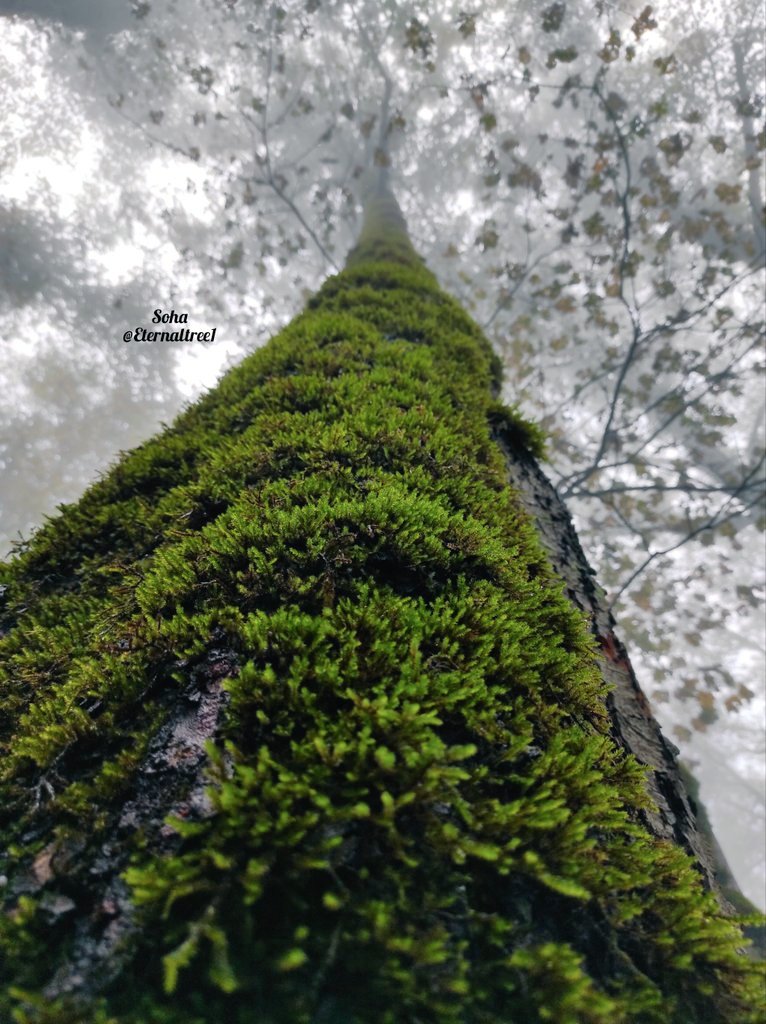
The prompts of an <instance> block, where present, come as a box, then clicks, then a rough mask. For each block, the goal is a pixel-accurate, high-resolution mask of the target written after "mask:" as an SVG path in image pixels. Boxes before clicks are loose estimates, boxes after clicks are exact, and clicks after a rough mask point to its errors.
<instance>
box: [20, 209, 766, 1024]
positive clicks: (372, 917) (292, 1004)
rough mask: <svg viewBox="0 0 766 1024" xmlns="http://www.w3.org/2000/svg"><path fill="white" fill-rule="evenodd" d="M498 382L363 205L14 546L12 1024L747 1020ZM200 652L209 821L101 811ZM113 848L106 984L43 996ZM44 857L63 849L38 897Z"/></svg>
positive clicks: (147, 745) (448, 304)
mask: <svg viewBox="0 0 766 1024" xmlns="http://www.w3.org/2000/svg"><path fill="white" fill-rule="evenodd" d="M375 217H377V218H378V220H379V221H380V219H381V218H383V220H385V222H386V223H387V224H388V225H389V228H386V230H381V226H380V224H379V223H378V224H377V226H376V223H375ZM381 257H383V259H382V260H381V259H380V258H381ZM372 258H374V260H376V261H377V262H376V261H371V259H372ZM495 376H496V359H495V357H494V356H493V353H492V352H491V350H490V347H489V345H488V343H487V342H486V340H485V339H484V338H483V337H482V336H481V334H480V332H479V331H478V329H477V328H476V326H475V325H474V324H473V323H472V322H471V321H470V319H469V318H468V317H467V316H466V314H465V313H464V312H463V311H462V310H461V309H460V308H459V307H458V306H457V304H456V303H455V302H454V301H453V300H452V299H450V298H449V297H448V296H446V295H444V293H442V292H441V291H440V290H439V289H438V287H437V285H436V283H435V280H434V278H433V277H432V275H431V274H430V273H429V272H428V271H427V270H426V269H425V268H424V267H423V266H422V264H421V263H420V261H419V259H418V258H417V256H416V255H415V254H414V251H413V250H412V248H411V246H410V244H409V241H408V240H407V239H406V236H405V235H403V233H402V226H401V224H400V223H399V222H398V221H397V218H396V215H395V211H394V213H393V214H392V212H391V210H390V209H388V208H386V207H385V204H384V205H383V206H382V207H381V208H380V209H378V211H377V213H376V214H375V215H374V216H373V217H372V219H371V220H370V221H369V222H368V225H367V228H366V229H365V232H364V233H363V235H362V239H361V240H360V244H359V246H358V247H357V250H356V251H355V253H354V255H353V258H352V259H351V261H350V266H349V269H348V270H346V271H345V272H344V273H343V274H340V275H338V276H337V277H335V278H333V279H331V280H330V281H328V282H327V284H326V285H325V286H324V287H323V289H322V290H321V291H320V292H319V294H318V295H317V296H316V297H315V298H314V299H313V300H312V301H311V303H310V304H309V308H308V310H307V311H306V312H305V313H304V314H302V315H301V316H299V317H298V318H297V319H296V320H295V321H293V323H291V324H290V325H289V326H288V327H287V328H286V329H285V330H284V331H283V332H282V333H281V334H280V335H279V336H278V337H277V338H275V339H274V340H273V341H272V342H271V343H270V344H269V345H268V346H267V347H266V348H265V349H263V350H261V351H259V352H257V353H255V354H254V355H253V356H251V357H249V358H248V359H246V360H245V361H244V362H243V363H242V364H241V365H240V366H239V367H237V368H235V369H234V370H233V371H231V372H230V373H229V374H228V375H227V376H226V377H225V378H224V379H223V381H222V382H221V384H220V385H219V386H218V387H217V388H216V389H215V390H214V391H212V392H210V393H209V394H208V395H206V396H205V397H204V398H203V399H202V400H201V401H200V402H199V403H197V404H196V405H195V406H193V407H191V408H190V409H188V410H187V411H186V412H185V413H184V414H183V415H182V416H181V417H179V419H178V420H177V421H176V423H175V424H173V425H172V426H171V427H170V428H168V429H167V430H166V431H165V432H164V433H163V434H162V435H160V436H159V437H158V438H155V439H153V440H152V441H149V442H147V444H145V445H143V446H141V447H140V448H138V449H136V450H135V451H134V452H131V453H128V454H126V455H124V456H123V457H122V458H121V460H120V462H119V464H118V465H117V466H116V467H115V468H114V470H113V471H112V472H111V473H109V474H108V475H107V476H105V477H104V479H103V480H101V481H99V482H98V483H97V484H95V485H94V486H93V487H92V488H90V490H89V491H88V492H87V493H86V494H85V495H84V496H83V498H82V500H81V501H80V502H79V503H77V504H76V505H73V506H70V507H68V508H65V509H64V510H63V511H62V513H61V515H60V516H59V517H58V518H56V519H54V520H52V521H50V522H48V523H47V524H46V525H45V526H43V527H42V528H41V530H40V531H38V533H37V534H36V535H35V537H34V538H33V540H32V542H31V544H30V545H29V547H28V549H27V550H26V551H24V552H23V553H21V554H20V556H19V557H18V558H17V559H15V560H14V561H13V562H12V563H11V564H9V565H7V566H3V567H1V568H0V580H1V581H2V584H3V586H5V587H7V590H6V591H5V593H4V606H5V607H4V609H3V610H2V613H1V614H2V616H3V619H2V621H3V622H4V623H6V626H5V627H4V628H5V629H6V632H5V635H4V636H2V638H1V639H0V695H1V696H2V700H3V701H4V707H5V708H7V709H8V714H7V715H6V719H5V724H4V726H3V729H4V731H3V732H2V734H1V735H2V741H3V743H4V759H3V766H2V769H1V770H0V807H2V808H3V810H2V811H0V828H1V829H2V834H3V843H2V846H0V850H2V851H4V852H3V853H2V857H1V859H0V872H1V873H3V874H5V875H6V876H7V877H8V880H9V884H8V886H7V887H6V891H7V893H8V898H7V901H6V910H5V913H4V915H3V917H2V918H0V922H1V924H0V947H2V948H3V949H4V951H5V954H6V955H5V959H4V961H3V965H2V966H0V980H1V981H2V983H3V986H4V990H5V993H6V994H5V995H3V996H0V1014H5V1015H6V1016H8V1015H9V1014H11V1015H12V1016H11V1019H12V1020H16V1021H19V1022H24V1024H27V1022H29V1024H31V1022H37V1024H41V1022H43V1021H46V1022H50V1024H54V1022H56V1024H65V1022H69V1021H72V1022H73V1021H75V1020H77V1021H83V1022H85V1021H86V1020H87V1021H89V1022H91V1024H106V1022H107V1021H109V1022H111V1021H112V1020H114V1021H116V1022H118V1024H139V1022H140V1024H150V1022H156V1024H180V1022H181V1021H183V1022H184V1024H190V1022H195V1024H214V1022H216V1024H217V1022H219V1021H221V1020H227V1021H233V1022H238V1021H241V1022H242V1024H244V1022H247V1024H287V1022H289V1024H301V1022H306V1024H309V1022H316V1021H319V1020H322V1021H326V1022H332V1024H344V1022H345V1024H403V1022H408V1021H415V1020H418V1021H421V1022H433V1024H436V1022H439V1024H441V1022H445V1024H449V1022H450V1021H454V1022H455V1024H458V1022H459V1024H474V1022H475V1024H479V1022H481V1024H492V1022H497V1024H500V1022H507V1021H510V1020H516V1021H522V1020H523V1021H524V1022H530V1024H531V1022H535V1021H552V1022H557V1024H570V1022H571V1024H574V1022H581V1021H586V1022H593V1024H600V1022H604V1024H606V1022H610V1024H611V1022H613V1021H625V1022H628V1021H630V1022H638V1024H642V1022H646V1024H651V1022H657V1024H660V1022H663V1024H665V1022H675V1024H689V1022H693V1021H694V1022H696V1021H710V1022H724V1021H731V1022H735V1021H736V1022H740V1021H745V1020H747V1019H748V1016H750V1017H752V1019H755V1018H756V1015H757V1013H758V1008H757V1007H758V996H757V980H756V973H755V972H756V968H755V967H754V965H753V964H752V963H751V962H750V961H749V960H748V959H747V958H746V957H743V956H742V955H740V953H739V951H738V950H739V947H740V945H741V936H740V933H739V929H738V928H737V926H736V925H735V924H734V923H732V922H731V921H730V920H728V919H727V918H725V917H724V916H723V915H722V914H721V912H720V910H719V908H718V907H717V905H716V903H715V901H714V900H713V898H712V897H711V896H710V895H709V894H705V893H703V891H702V888H701V885H700V882H699V878H698V875H697V872H696V871H695V869H694V867H693V865H692V864H691V862H690V861H689V859H688V858H687V857H686V856H685V855H683V854H682V853H681V852H680V851H678V850H677V849H675V848H671V847H668V846H667V845H665V844H663V843H661V842H658V841H657V840H656V839H654V838H653V837H652V836H651V835H650V834H649V833H648V832H647V831H646V830H645V828H644V827H643V825H642V824H641V820H642V819H641V814H640V812H641V809H642V808H644V807H646V805H647V797H646V795H645V787H644V772H643V770H642V769H641V768H640V767H639V766H638V765H637V764H636V762H635V761H634V760H633V759H632V758H630V757H627V756H625V754H624V753H623V752H622V751H621V750H620V749H618V748H617V747H616V746H615V744H614V743H613V741H612V740H611V739H610V737H609V728H608V726H609V720H608V716H607V711H606V706H605V693H604V687H603V685H602V682H601V679H600V676H599V674H598V672H597V670H596V668H595V661H594V654H593V651H592V645H591V641H590V639H589V635H588V632H587V629H586V625H585V623H584V621H583V619H582V617H581V615H580V614H579V612H578V611H577V610H576V609H575V608H574V607H573V606H572V605H571V604H570V603H569V602H568V601H567V600H566V599H565V597H564V596H563V594H562V587H561V584H560V582H559V581H558V580H557V579H556V577H555V575H554V574H553V571H552V570H551V568H550V566H549V564H548V562H547V561H546V558H545V556H544V555H543V552H542V549H541V547H540V544H539V542H538V540H537V537H536V535H535V533H534V530H533V527H532V525H531V523H530V521H529V519H528V518H527V516H526V515H525V514H524V513H523V511H522V510H521V508H520V505H519V503H518V501H517V499H516V498H515V496H514V494H513V493H512V492H511V491H510V490H509V488H508V487H507V483H506V472H505V466H504V462H503V458H502V456H501V453H500V451H499V449H498V447H497V445H496V444H495V443H494V442H493V435H494V436H497V434H500V435H501V436H502V437H503V438H504V440H505V441H506V442H509V441H510V443H511V447H514V446H520V447H522V448H524V449H527V450H531V451H532V452H535V453H539V452H540V445H541V437H540V435H539V432H538V431H536V429H535V428H534V427H531V426H530V425H529V424H526V423H525V422H524V421H523V420H522V419H521V418H520V417H519V416H518V414H517V413H516V412H515V411H514V410H508V409H506V408H505V407H502V406H499V405H498V404H497V403H496V402H495V401H494V400H493V399H492V397H491V394H492V388H493V383H494V380H495ZM222 652H223V653H222ZM215 657H220V658H223V661H224V664H225V668H224V669H222V670H221V673H222V674H221V673H219V675H218V676H216V679H219V680H220V679H223V680H224V686H225V691H226V695H227V696H226V700H227V704H226V710H225V715H224V716H223V719H222V722H221V724H220V726H219V727H218V729H217V732H216V739H215V742H214V743H211V744H209V746H208V754H207V766H206V776H205V777H206V782H207V785H208V787H209V794H208V801H209V808H208V810H207V811H206V812H205V813H191V814H190V813H188V809H186V810H185V811H184V814H183V815H182V814H180V813H170V812H171V810H172V808H173V806H174V804H173V798H171V797H169V798H168V801H167V803H166V804H165V805H164V806H163V808H162V810H161V813H162V814H165V815H169V817H168V819H167V824H166V825H165V827H164V829H162V830H161V829H160V825H159V824H158V823H157V822H156V821H154V820H153V819H152V818H151V817H149V818H147V819H146V820H144V821H143V822H142V824H141V826H140V827H138V828H137V829H136V830H135V831H134V832H133V833H132V834H127V833H126V832H125V830H124V829H123V830H122V831H120V829H119V828H118V823H119V816H120V809H121V807H122V806H123V804H124V803H125V801H126V800H127V801H130V800H133V801H136V800H139V799H140V796H141V793H142V792H143V791H144V790H145V789H146V787H147V786H149V785H150V779H149V781H147V780H148V774H147V770H146V769H147V763H148V761H149V760H150V758H149V751H150V750H151V749H152V742H153V740H154V738H155V737H157V735H158V733H159V732H160V730H161V729H162V728H163V723H166V722H167V721H168V720H169V717H168V716H169V715H171V713H172V708H173V707H175V706H176V704H177V703H178V701H179V700H184V699H188V700H189V702H190V703H191V702H192V698H195V699H198V698H199V692H197V693H196V697H195V694H194V693H192V691H193V690H194V686H195V685H196V684H195V680H196V679H198V678H199V672H201V671H202V668H203V667H204V666H205V665H208V664H209V663H210V661H211V659H214V658H215ZM190 694H191V696H189V695H190ZM174 702H175V704H174ZM149 774H150V773H149ZM154 813H160V812H156V811H155V812H154ZM160 831H162V832H163V836H164V839H163V841H162V842H160V841H159V839H158V834H159V832H160ZM115 837H119V843H120V844H121V846H122V847H125V848H126V849H127V852H128V854H129V857H130V862H129V863H126V865H125V870H124V880H125V882H126V883H127V884H128V886H129V887H130V891H131V893H132V900H133V903H134V905H135V908H136V910H135V912H136V913H137V914H138V915H139V922H140V924H141V930H140V933H139V934H138V936H137V937H134V938H132V939H131V940H130V944H129V945H128V946H126V948H125V949H124V950H123V951H122V953H121V955H122V956H123V957H124V961H125V966H124V968H123V970H122V973H121V974H120V975H119V976H118V978H117V979H116V980H115V981H114V982H113V983H112V984H111V985H110V987H109V988H108V990H107V991H106V992H105V994H104V999H105V1001H104V1002H103V1003H100V1004H98V1005H91V1006H90V1007H83V1006H82V1005H81V1004H77V1003H72V1002H70V1003H68V1004H67V1003H66V1002H59V1003H53V1002H46V1001H45V1000H41V997H40V994H39V993H40V990H41V986H43V985H44V984H45V983H46V982H47V981H48V980H49V978H50V976H51V974H52V973H53V972H54V971H55V970H56V969H57V967H58V966H60V965H61V964H64V963H66V958H67V956H68V954H69V951H70V950H71V949H72V948H73V945H74V944H75V943H76V942H77V932H76V928H75V927H74V923H73V922H74V920H75V917H76V915H70V916H67V915H66V914H63V915H59V916H56V915H53V918H55V920H54V924H53V925H52V923H51V922H52V913H51V902H50V900H51V898H52V897H55V896H56V895H59V896H61V895H62V894H63V895H65V896H66V895H67V894H68V893H70V892H71V893H72V894H73V895H74V896H75V897H76V900H79V901H81V902H82V901H85V903H87V900H88V898H89V893H91V892H92V891H93V886H94V882H93V873H92V871H91V869H93V866H94V864H96V863H97V862H98V858H99V856H100V855H101V851H102V850H103V848H104V844H107V846H108V844H109V843H114V842H115ZM41 856H42V857H43V858H44V861H43V863H44V864H47V863H48V862H52V863H54V864H57V865H60V864H64V865H68V866H67V867H66V870H63V869H62V870H60V871H59V872H56V871H53V872H52V874H51V877H49V878H48V877H45V876H46V872H45V871H43V872H42V877H43V881H42V882H39V884H38V885H37V886H36V887H35V886H32V887H31V888H30V886H29V885H28V882H29V878H30V868H31V866H32V865H33V864H34V863H38V864H39V863H40V861H39V860H38V861H37V862H36V861H35V858H40V857H41ZM45 858H47V859H45ZM89 872H90V873H89ZM32 874H34V872H32ZM37 877H38V881H39V878H40V877H41V873H40V871H39V870H38V872H37ZM25 880H26V882H25ZM25 884H26V885H27V890H28V891H27V894H26V895H23V890H24V885H25ZM78 913H80V914H85V915H86V916H87V915H88V914H91V915H93V914H95V908H91V909H90V910H87V909H85V910H83V909H82V908H79V909H78ZM138 977H140V984H139V982H138V981H137V978H138ZM12 986H17V988H16V989H14V988H13V987H12ZM22 990H23V992H22ZM24 992H26V993H27V994H26V995H24V994H23V993H24ZM137 992H138V993H139V995H137V994H136V993H137ZM78 1014H79V1016H78ZM13 1015H15V1016H13Z"/></svg>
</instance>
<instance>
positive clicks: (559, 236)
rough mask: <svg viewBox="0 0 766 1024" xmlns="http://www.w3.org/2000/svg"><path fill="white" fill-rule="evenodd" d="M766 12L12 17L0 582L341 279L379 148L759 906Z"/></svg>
mask: <svg viewBox="0 0 766 1024" xmlns="http://www.w3.org/2000/svg"><path fill="white" fill-rule="evenodd" d="M757 8H758V5H754V4H751V3H748V2H744V0H735V2H733V3H727V4H724V3H718V2H714V0H710V2H708V0H693V2H692V3H691V4H690V5H686V6H684V8H683V10H678V9H677V8H674V7H673V5H671V4H669V3H663V4H660V5H657V6H656V7H654V8H652V7H649V6H647V5H645V4H643V3H623V4H621V5H620V6H619V7H618V6H616V5H614V4H610V3H606V2H602V3H596V4H592V3H590V2H584V0H583V2H568V3H545V2H543V3H539V4H528V3H520V2H519V3H514V2H508V0H505V2H497V3H493V2H488V3H482V4H481V5H480V6H477V7H476V8H475V9H471V8H468V7H466V6H464V3H451V2H448V0H433V2H430V3H417V2H412V3H405V2H387V3H383V4H380V3H368V2H365V0H358V2H356V3H349V2H346V0H341V2H332V0H321V2H320V0H300V2H293V0H288V2H285V3H281V4H276V3H264V2H259V0H233V2H229V3H220V2H213V0H187V2H184V3H180V2H178V3H176V2H174V0H152V2H151V3H149V2H134V3H130V2H127V0H102V2H101V3H99V4H98V5H96V4H91V3H89V2H87V0H79V2H75V0H71V2H69V3H66V4H65V3H56V2H53V0H51V2H50V3H46V2H44V0H39V2H30V3H24V2H23V0H13V2H0V103H1V107H0V109H1V110H2V113H1V114H0V393H1V394H2V396H3V400H2V403H0V481H1V485H0V548H1V549H2V550H1V552H0V557H5V556H6V555H7V554H9V553H10V552H11V551H12V550H14V549H16V548H18V547H19V546H22V547H23V544H24V541H25V539H27V538H28V537H29V536H30V534H31V533H32V531H33V530H34V528H35V527H36V526H37V525H39V524H40V523H41V522H42V520H43V517H44V516H46V515H50V514H53V513H54V512H55V509H56V506H57V505H58V504H60V503H62V502H70V501H73V500H76V499H77V497H78V496H79V495H80V493H81V492H82V490H83V489H84V488H85V487H86V486H87V484H88V483H89V482H91V481H92V480H94V479H95V478H96V477H97V476H98V474H99V473H100V472H103V471H104V470H106V469H107V468H108V466H109V465H110V463H111V462H112V461H113V459H114V458H115V457H116V455H117V453H118V452H119V451H121V450H125V449H127V448H130V447H132V446H134V445H135V444H137V443H139V442H140V441H142V440H143V439H145V438H146V437H148V436H150V435H151V434H153V433H154V432H156V430H157V429H159V427H160V425H161V424H162V423H163V422H169V421H170V420H172V418H173V417H174V416H175V415H176V414H177V413H178V411H179V410H180V409H181V408H183V406H184V405H185V404H186V403H188V402H189V401H192V400H193V399H194V398H195V397H196V396H197V395H199V394H200V393H201V392H202V391H203V390H204V389H206V388H210V387H212V386H214V384H215V382H216V379H217V378H218V376H219V375H220V374H221V372H222V371H223V370H224V369H225V368H226V367H227V366H228V365H230V364H231V363H233V362H235V361H237V360H238V359H239V358H241V357H242V355H243V354H245V353H246V352H248V351H251V350H252V349H253V348H255V347H257V346H259V345H261V344H263V343H264V342H265V341H266V340H268V338H269V337H270V336H271V335H272V334H273V333H275V332H276V331H277V330H278V329H279V327H280V326H281V325H283V324H284V323H286V322H287V321H288V320H289V319H290V318H291V317H292V316H293V315H294V314H295V313H296V312H297V311H298V310H299V309H300V308H301V306H302V304H303V303H304V302H305V299H306V298H307V296H308V295H310V294H311V292H312V290H314V289H315V288H316V287H317V286H318V284H319V283H320V282H321V281H322V280H323V279H324V278H325V277H326V276H327V275H328V274H331V273H333V272H334V270H336V269H337V268H338V267H340V266H342V264H343V261H344V258H345V254H346V252H347V250H348V248H349V247H350V245H351V244H352V243H353V240H354V238H355V233H356V231H357V229H358V217H359V212H360V207H359V196H360V182H361V179H362V178H363V175H364V172H365V169H367V168H369V167H371V166H374V165H375V163H376V160H378V159H379V158H380V147H379V145H378V143H379V141H380V131H381V125H383V126H384V129H385V131H386V132H387V140H386V141H387V147H388V149H389V150H390V151H391V152H392V153H393V154H394V165H393V167H392V175H393V183H394V186H395V188H396V190H397V195H398V197H399V200H400V203H401V205H402V208H403V210H404V212H405V214H406V216H407V219H408V223H409V226H410V232H411V236H412V239H413V242H414V243H415V245H416V247H417V249H418V251H419V252H420V253H421V254H422V255H423V256H424V257H425V258H426V260H427V262H428V264H429V266H430V267H431V269H433V270H434V271H435V272H436V273H437V275H438V277H439V279H440V281H441V282H442V284H443V285H444V286H445V287H446V288H447V289H448V290H449V291H450V292H451V293H452V294H454V295H455V296H456V297H457V298H458V299H459V300H460V301H461V302H462V303H463V304H464V305H465V306H466V308H467V309H468V310H469V311H470V312H471V314H472V315H473V316H474V317H475V318H476V320H477V321H478V322H479V323H480V324H481V325H482V326H483V327H484V329H485V330H486V331H487V333H488V335H489V337H490V338H491V340H492V342H493V344H494V346H495V349H496V351H497V352H498V354H499V355H500V357H501V358H502V360H503V363H504V366H505V370H506V376H505V380H506V383H505V389H504V394H503V399H504V400H505V401H507V402H509V403H517V404H519V405H520V407H521V408H522V410H523V411H524V412H525V414H527V415H529V416H530V417H532V418H534V419H536V420H538V421H539V422H541V423H542V425H543V426H544V428H545V429H546V431H547V432H548V435H549V438H550V442H549V462H548V463H547V465H546V471H547V472H548V473H549V475H550V476H551V477H552V479H553V480H554V482H555V483H556V484H557V486H558V487H559V489H560V491H561V493H562V494H563V496H564V497H565V498H566V500H567V503H568V505H569V507H570V509H571V511H572V512H573V515H574V517H575V521H576V525H577V528H578V531H579V533H580V537H581V540H582V542H583V546H584V548H585V550H586V552H587V554H588V557H589V559H590V561H591V562H592V564H593V565H594V567H595V568H596V570H597V574H598V579H599V582H600V583H601V584H602V585H604V586H605V587H606V588H607V591H608V593H609V595H610V597H611V599H612V600H613V602H614V603H613V607H614V611H615V614H616V616H617V619H618V625H619V627H620V631H621V634H622V636H623V637H624V638H625V640H626V642H627V644H628V648H629V651H630V654H631V658H632V659H633V661H634V664H635V666H636V669H637V672H638V676H639V679H640V681H641V683H642V685H643V687H644V689H645V690H646V692H647V694H648V696H649V697H650V699H651V701H652V705H653V707H654V710H655V713H656V714H657V716H658V717H659V718H660V720H661V722H662V724H663V728H664V730H665V731H666V733H667V734H668V735H669V736H670V737H671V738H672V739H673V741H674V742H675V743H676V744H677V745H678V746H679V748H680V749H681V752H682V756H683V759H684V760H685V762H686V763H687V764H689V765H690V766H691V767H692V768H693V770H694V772H695V774H696V775H697V776H698V778H699V779H700V781H701V784H702V797H703V800H704V801H705V803H706V805H707V806H708V809H709V811H710V813H711V817H712V820H713V824H714V827H715V829H716V833H717V836H718V839H719V841H720V843H721V845H722V847H723V849H724V851H725V853H726V855H727V857H728V858H729V860H730V862H731V865H732V868H733V869H734V872H735V875H736V876H737V879H738V881H739V883H740V885H741V886H742V888H743V890H744V891H745V893H746V894H747V895H748V896H749V897H750V898H751V899H752V900H753V901H754V902H756V903H757V904H758V905H759V906H761V907H764V906H766V894H765V892H764V872H765V870H766V865H765V855H764V849H765V848H766V835H765V833H764V819H765V818H766V811H765V808H764V787H765V785H766V783H765V779H764V776H765V775H766V730H765V728H764V716H765V714H766V698H765V696H764V690H765V685H764V662H765V661H766V654H765V649H766V636H765V635H764V613H763V607H764V574H765V572H766V569H765V568H764V554H763V530H764V525H765V518H764V421H765V418H766V413H765V410H764V403H763V373H764V346H763V340H764V323H763V313H764V310H763V287H764V270H763V267H764V252H765V251H766V241H765V239H764V223H763V197H764V180H763V154H764V148H765V147H766V135H765V134H764V119H763V114H764V92H766V87H765V85H764V80H763V59H764V43H763V32H764V24H763V21H764V14H763V11H761V10H760V9H759V8H758V9H757ZM156 308H161V309H163V310H165V311H170V310H171V309H174V310H175V311H176V312H177V313H187V314H188V317H189V323H188V326H189V328H191V329H192V330H209V329H211V328H213V327H216V328H217V336H216V341H215V343H214V344H213V345H201V344H189V345H185V346H170V345H158V344H156V345H151V344H144V345H141V344H139V343H129V344H126V343H125V342H124V341H123V335H124V332H125V331H126V330H134V329H135V328H136V327H138V326H145V327H148V328H151V327H152V326H153V325H152V323H151V321H152V315H153V311H154V310H155V309H156Z"/></svg>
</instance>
